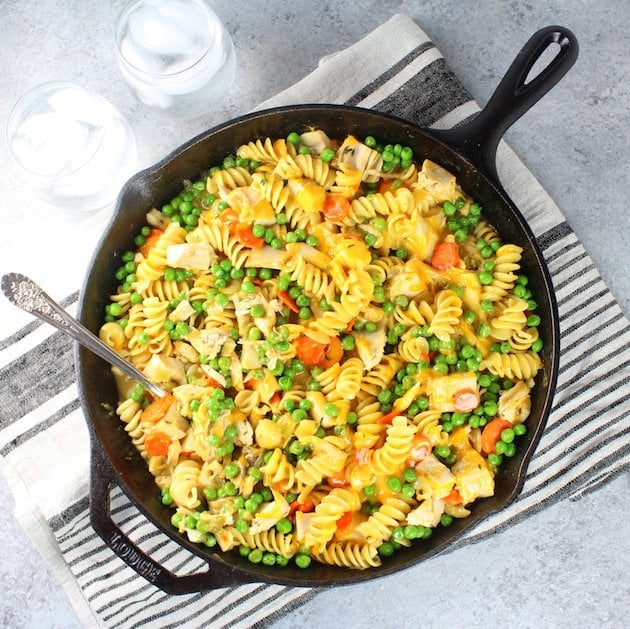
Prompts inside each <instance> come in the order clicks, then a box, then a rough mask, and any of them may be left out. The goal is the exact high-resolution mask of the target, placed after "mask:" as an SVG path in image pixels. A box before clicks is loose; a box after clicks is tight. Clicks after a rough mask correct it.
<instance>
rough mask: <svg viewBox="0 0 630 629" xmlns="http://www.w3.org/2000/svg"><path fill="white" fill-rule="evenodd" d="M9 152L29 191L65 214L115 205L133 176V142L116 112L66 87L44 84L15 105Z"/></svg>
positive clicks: (9, 124)
mask: <svg viewBox="0 0 630 629" xmlns="http://www.w3.org/2000/svg"><path fill="white" fill-rule="evenodd" d="M6 138H7V147H8V149H9V153H10V154H11V156H12V158H13V160H14V161H15V163H16V164H17V166H18V168H19V169H20V171H21V172H22V174H23V176H24V178H25V180H26V181H27V183H28V184H29V186H30V187H31V189H32V190H33V191H34V192H35V193H36V194H37V195H38V196H40V197H41V198H42V199H44V200H45V201H47V202H49V203H51V204H53V205H56V206H58V207H60V208H64V209H67V210H79V211H91V210H96V209H99V208H101V207H104V206H105V205H107V204H108V203H110V202H111V201H113V200H114V199H115V198H116V196H117V195H118V192H119V191H120V188H121V187H122V186H123V184H124V183H125V181H126V180H127V179H128V178H129V177H130V176H131V175H132V174H133V173H134V171H135V169H136V165H137V164H136V162H137V151H136V141H135V138H134V135H133V132H132V130H131V128H130V127H129V125H128V123H127V122H126V120H125V119H124V118H123V117H122V116H121V114H120V113H119V112H118V110H117V109H116V108H115V107H114V106H113V105H111V104H110V103H109V102H108V101H107V100H105V99H104V98H103V97H101V96H99V95H98V94H96V93H95V92H92V91H90V90H88V89H86V88H84V87H81V86H80V85H76V84H74V83H69V82H51V83H44V84H43V85H39V86H38V87H35V88H34V89H32V90H31V91H29V92H27V93H26V94H25V95H24V96H22V98H20V100H19V101H18V102H17V103H16V105H15V106H14V108H13V110H12V111H11V113H10V115H9V118H8V120H7V126H6Z"/></svg>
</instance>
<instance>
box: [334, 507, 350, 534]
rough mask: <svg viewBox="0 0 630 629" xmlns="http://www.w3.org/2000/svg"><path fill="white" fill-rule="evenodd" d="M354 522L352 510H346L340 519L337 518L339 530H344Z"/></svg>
mask: <svg viewBox="0 0 630 629" xmlns="http://www.w3.org/2000/svg"><path fill="white" fill-rule="evenodd" d="M351 524H352V511H346V512H345V513H344V514H343V515H342V516H341V517H340V518H339V519H338V520H337V530H338V531H344V530H345V529H347V528H348V527H349V526H350V525H351Z"/></svg>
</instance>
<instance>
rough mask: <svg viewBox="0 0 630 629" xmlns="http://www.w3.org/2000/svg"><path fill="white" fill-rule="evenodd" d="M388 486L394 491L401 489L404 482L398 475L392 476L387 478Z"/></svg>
mask: <svg viewBox="0 0 630 629" xmlns="http://www.w3.org/2000/svg"><path fill="white" fill-rule="evenodd" d="M387 486H388V487H389V489H391V490H392V491H400V489H401V488H402V482H401V480H400V478H398V477H397V476H390V477H389V478H388V479H387Z"/></svg>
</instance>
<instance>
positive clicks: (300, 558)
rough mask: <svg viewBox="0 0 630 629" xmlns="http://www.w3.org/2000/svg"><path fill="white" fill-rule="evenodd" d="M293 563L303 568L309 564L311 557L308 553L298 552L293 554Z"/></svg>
mask: <svg viewBox="0 0 630 629" xmlns="http://www.w3.org/2000/svg"><path fill="white" fill-rule="evenodd" d="M295 565H296V566H297V567H298V568H302V569H303V570H304V569H306V568H308V567H309V566H310V565H311V558H310V557H309V555H305V554H299V555H296V556H295Z"/></svg>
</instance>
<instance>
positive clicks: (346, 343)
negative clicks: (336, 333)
mask: <svg viewBox="0 0 630 629" xmlns="http://www.w3.org/2000/svg"><path fill="white" fill-rule="evenodd" d="M341 346H342V347H343V348H344V349H345V350H346V351H350V350H353V349H354V347H355V340H354V336H352V335H351V334H347V335H346V336H344V337H343V338H342V339H341Z"/></svg>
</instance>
